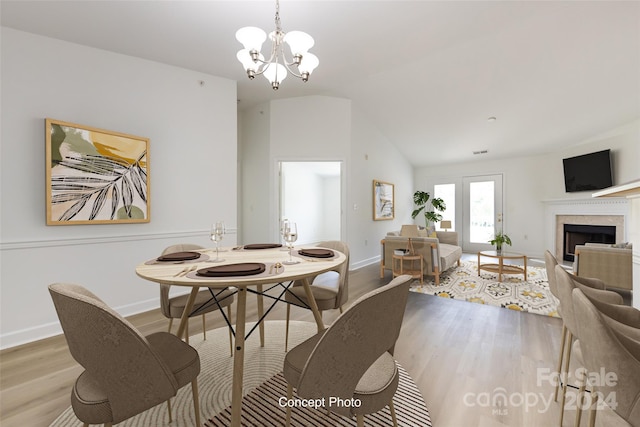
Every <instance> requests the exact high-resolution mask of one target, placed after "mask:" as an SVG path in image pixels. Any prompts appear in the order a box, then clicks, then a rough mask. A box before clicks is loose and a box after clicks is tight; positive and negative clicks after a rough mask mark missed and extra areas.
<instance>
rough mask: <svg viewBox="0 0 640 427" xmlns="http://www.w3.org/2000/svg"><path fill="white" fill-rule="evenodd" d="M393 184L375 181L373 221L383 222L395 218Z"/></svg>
mask: <svg viewBox="0 0 640 427" xmlns="http://www.w3.org/2000/svg"><path fill="white" fill-rule="evenodd" d="M394 206H395V199H394V188H393V184H391V183H389V182H384V181H378V180H376V179H374V180H373V220H374V221H383V220H389V219H393V218H394V217H395V208H394Z"/></svg>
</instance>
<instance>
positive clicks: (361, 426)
mask: <svg viewBox="0 0 640 427" xmlns="http://www.w3.org/2000/svg"><path fill="white" fill-rule="evenodd" d="M356 419H357V420H358V427H364V415H362V414H358V415H356Z"/></svg>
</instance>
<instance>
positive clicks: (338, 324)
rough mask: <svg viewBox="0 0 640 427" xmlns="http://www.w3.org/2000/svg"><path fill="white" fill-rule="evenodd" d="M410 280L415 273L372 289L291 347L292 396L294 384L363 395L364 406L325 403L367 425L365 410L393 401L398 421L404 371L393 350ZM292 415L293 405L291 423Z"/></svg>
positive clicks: (318, 391)
mask: <svg viewBox="0 0 640 427" xmlns="http://www.w3.org/2000/svg"><path fill="white" fill-rule="evenodd" d="M411 280H412V278H411V276H408V275H403V276H399V277H396V278H395V279H393V280H392V281H391V282H390V283H389V284H388V285H386V286H383V287H381V288H379V289H376V290H374V291H371V292H369V293H367V294H366V295H364V296H362V297H361V298H359V299H358V300H357V301H356V302H354V303H353V305H351V306H350V307H349V308H348V309H347V310H345V311H344V313H342V314H341V315H340V316H339V317H338V319H336V321H335V322H333V324H332V325H331V326H330V327H329V328H328V329H326V330H325V331H323V332H320V333H319V334H316V335H314V336H313V337H311V338H309V339H307V340H306V341H304V342H302V343H301V344H299V345H297V346H296V347H294V348H292V349H291V351H289V352H288V353H287V355H286V356H285V360H284V367H283V375H284V377H285V379H286V380H287V395H288V398H289V399H291V398H292V396H293V389H294V388H295V389H296V393H297V395H298V396H299V397H300V398H303V399H321V398H325V402H329V398H330V397H333V398H338V399H343V400H344V401H350V400H351V399H359V401H360V403H361V404H360V406H359V407H355V406H330V407H329V406H325V409H328V410H330V411H332V412H335V413H337V414H339V415H342V416H345V417H352V416H354V415H355V416H356V418H357V423H358V426H363V425H364V415H366V414H372V413H375V412H378V411H380V410H381V409H382V408H384V407H385V406H387V405H388V406H389V410H390V413H391V418H392V421H393V425H394V426H397V420H396V416H395V409H394V407H393V396H394V394H395V392H396V390H397V388H398V382H399V372H398V367H397V365H396V361H395V360H394V358H393V355H392V354H393V348H394V346H395V343H396V340H397V339H398V335H399V334H400V328H401V326H402V319H403V317H404V312H405V307H406V303H407V295H408V293H409V286H410V284H411ZM291 416H292V412H291V407H288V408H287V411H286V420H285V422H286V425H287V426H288V425H289V424H290V422H291Z"/></svg>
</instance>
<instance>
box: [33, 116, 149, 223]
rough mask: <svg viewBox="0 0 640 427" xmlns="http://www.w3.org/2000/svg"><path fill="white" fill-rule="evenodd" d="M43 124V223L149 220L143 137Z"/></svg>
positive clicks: (146, 142)
mask: <svg viewBox="0 0 640 427" xmlns="http://www.w3.org/2000/svg"><path fill="white" fill-rule="evenodd" d="M45 125H46V130H45V134H46V179H47V182H46V193H47V225H75V224H115V223H141V222H149V220H150V217H149V215H150V202H149V195H150V190H151V187H150V181H149V161H148V159H149V139H148V138H142V137H138V136H133V135H127V134H124V133H119V132H112V131H108V130H103V129H96V128H92V127H89V126H83V125H78V124H74V123H67V122H62V121H58V120H53V119H46V120H45Z"/></svg>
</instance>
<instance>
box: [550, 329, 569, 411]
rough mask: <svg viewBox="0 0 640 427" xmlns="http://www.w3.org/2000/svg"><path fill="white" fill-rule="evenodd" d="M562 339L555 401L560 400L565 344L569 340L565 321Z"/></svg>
mask: <svg viewBox="0 0 640 427" xmlns="http://www.w3.org/2000/svg"><path fill="white" fill-rule="evenodd" d="M560 341H561V342H560V356H559V357H558V367H557V368H556V372H557V373H558V381H557V382H556V393H555V395H554V396H553V401H554V402H557V401H558V390H560V382H561V376H560V373H561V372H562V358H563V356H564V345H565V343H566V342H567V327H566V326H565V324H564V322H562V338H561V339H560Z"/></svg>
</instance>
